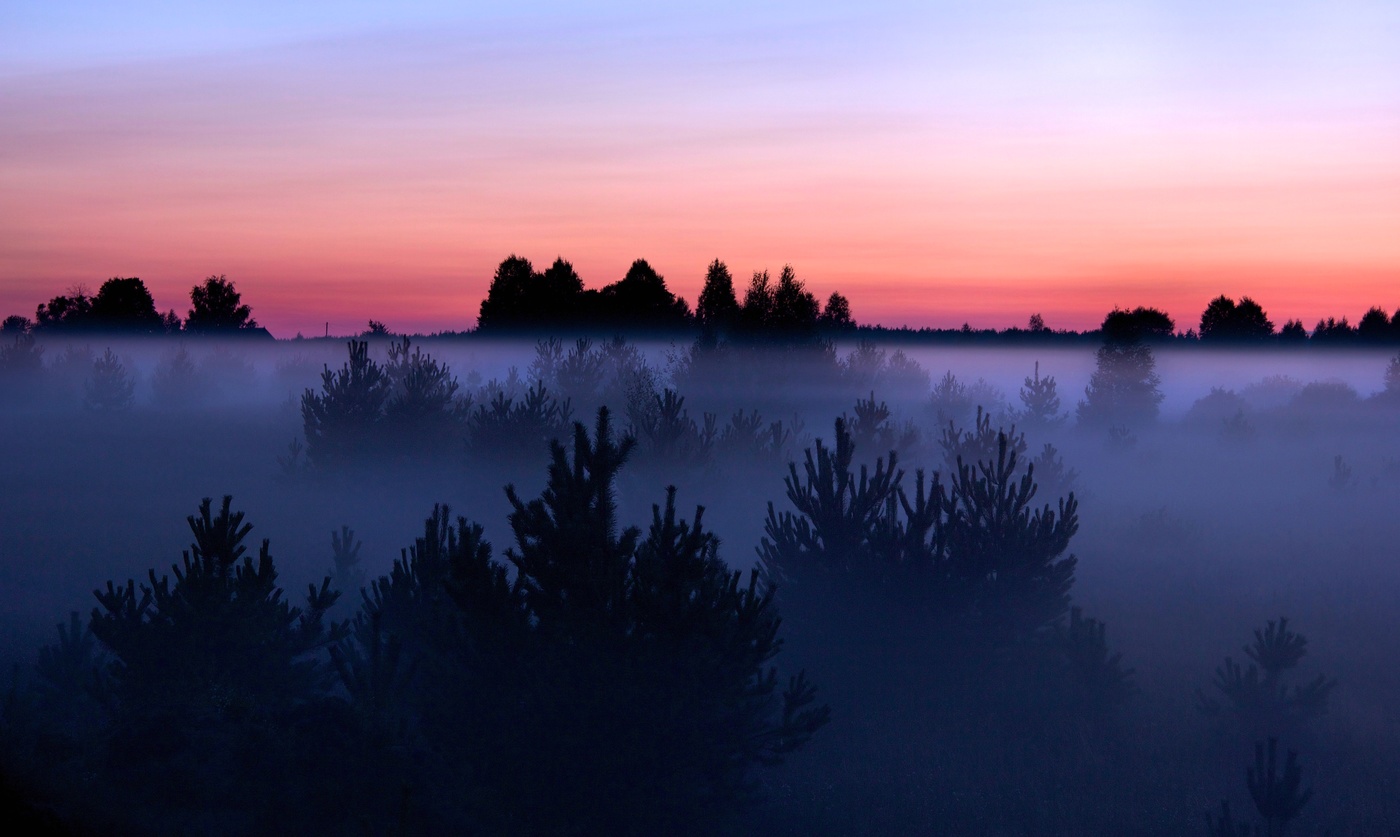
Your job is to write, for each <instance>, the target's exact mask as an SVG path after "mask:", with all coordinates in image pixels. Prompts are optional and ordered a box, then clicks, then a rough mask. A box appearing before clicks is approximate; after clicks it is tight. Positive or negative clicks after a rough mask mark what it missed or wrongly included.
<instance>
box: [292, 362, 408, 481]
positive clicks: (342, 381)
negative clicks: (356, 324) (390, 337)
mask: <svg viewBox="0 0 1400 837" xmlns="http://www.w3.org/2000/svg"><path fill="white" fill-rule="evenodd" d="M346 345H347V348H348V349H349V351H350V358H349V360H347V361H346V363H345V365H344V366H342V367H341V368H340V369H339V370H337V371H335V372H332V371H331V370H330V367H329V366H327V367H325V368H324V370H323V371H322V372H321V392H319V393H317V392H315V391H313V390H311V389H307V390H306V391H305V392H304V393H302V396H301V417H302V426H303V429H304V431H305V433H306V447H307V457H308V459H309V460H310V461H311V464H312V465H314V466H315V467H317V468H322V469H327V468H336V467H341V466H344V465H346V464H349V463H351V462H355V461H362V460H364V459H365V458H367V457H368V456H370V455H371V454H372V453H373V452H374V451H375V449H376V445H377V443H378V439H377V430H378V429H379V425H380V422H381V421H382V420H383V417H384V405H385V404H386V403H387V402H388V400H389V391H390V381H389V376H388V375H387V374H386V373H385V371H384V368H383V367H382V366H380V365H379V364H378V363H375V362H374V361H373V360H371V359H370V356H369V343H367V342H365V341H363V340H351V341H349V343H347V344H346Z"/></svg>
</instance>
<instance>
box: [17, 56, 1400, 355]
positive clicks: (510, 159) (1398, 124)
mask: <svg viewBox="0 0 1400 837" xmlns="http://www.w3.org/2000/svg"><path fill="white" fill-rule="evenodd" d="M511 32H512V33H513V34H511V35H510V36H509V37H506V36H504V35H499V34H498V35H496V36H493V37H491V38H485V37H482V38H478V39H476V40H473V39H472V38H470V37H462V38H449V37H445V36H442V35H440V34H437V33H431V32H430V33H424V32H420V31H417V30H414V31H411V32H409V33H407V34H403V33H399V34H395V35H392V36H382V35H356V36H353V37H351V36H344V37H335V38H324V39H319V40H313V41H310V42H307V43H295V44H291V45H285V44H284V45H273V46H261V45H260V46H248V47H244V48H237V49H227V48H226V49H221V50H216V51H213V52H211V53H208V54H199V55H193V56H192V55H152V56H143V57H139V58H135V59H132V58H123V59H122V60H110V61H105V62H99V63H98V64H95V65H92V66H78V65H74V66H65V67H59V68H55V67H37V68H36V67H29V68H24V69H12V70H10V71H7V72H3V73H0V113H3V114H5V117H4V118H3V119H0V314H9V313H22V314H25V315H30V316H32V314H33V310H34V307H35V306H36V305H37V304H38V303H39V302H42V301H45V300H47V299H48V298H49V297H50V296H53V295H54V294H57V293H60V292H62V291H63V290H65V289H66V288H67V287H68V286H70V285H73V284H76V283H83V284H86V285H87V286H88V287H89V288H90V289H95V288H96V287H97V286H98V285H99V284H100V283H101V282H102V280H104V279H106V278H109V277H111V276H140V277H141V278H143V279H144V280H145V281H146V283H147V285H148V286H149V287H150V288H151V290H152V292H153V293H154V295H155V297H156V302H157V304H158V305H159V306H160V307H161V308H163V309H165V308H171V307H173V308H175V309H176V310H177V311H179V312H181V313H182V314H183V313H184V311H185V310H186V309H187V308H188V290H189V288H190V286H191V285H193V284H195V283H196V282H197V281H199V280H200V279H202V278H203V277H204V276H207V275H209V274H225V275H227V276H228V277H229V278H230V279H232V280H234V281H235V282H236V283H237V285H238V288H239V289H240V291H242V292H243V294H244V300H245V301H246V302H248V303H250V304H251V305H252V306H253V308H254V314H255V316H256V317H257V318H258V320H259V321H260V322H261V323H262V324H264V325H266V326H268V327H269V328H270V329H271V330H272V331H273V332H274V333H275V334H277V335H279V336H291V335H292V334H294V333H296V332H297V331H302V332H305V333H307V334H312V333H320V332H321V330H322V329H323V328H324V327H325V326H324V324H325V323H326V322H327V321H329V322H330V324H331V330H332V331H333V332H336V331H339V332H341V333H344V332H348V331H352V330H356V329H359V328H362V327H363V325H364V323H365V322H366V321H367V320H368V319H370V318H374V319H378V320H382V321H384V322H386V323H388V324H389V326H390V327H391V328H394V329H395V330H404V331H436V330H443V329H452V330H456V329H462V328H465V327H469V326H470V325H471V324H472V323H473V322H474V319H475V313H476V310H477V307H478V305H479V304H480V301H481V299H482V297H483V296H484V295H485V292H486V288H487V284H488V282H489V279H490V276H491V273H492V271H493V270H494V268H495V265H496V264H497V263H498V262H499V261H500V260H501V259H502V258H504V257H505V256H507V255H509V254H511V253H518V254H520V255H523V256H526V257H528V258H530V259H532V260H533V261H535V263H536V265H537V266H540V267H543V266H544V265H547V264H548V262H549V261H551V260H553V258H554V257H555V256H556V255H563V256H564V257H565V258H568V259H570V260H571V261H573V263H574V264H575V266H576V268H577V269H578V270H579V272H580V273H581V275H582V276H583V277H584V281H585V283H586V284H588V285H590V286H592V287H598V286H601V285H603V284H606V283H608V282H611V281H615V280H616V279H618V278H620V277H621V276H622V274H623V272H624V271H625V270H626V267H627V265H628V264H629V263H630V262H631V261H632V260H633V259H635V258H639V257H640V258H646V259H648V260H649V261H651V263H652V264H653V265H654V266H655V267H656V268H657V269H658V270H659V271H660V272H661V273H662V274H663V275H665V276H666V278H667V281H668V283H669V284H670V286H671V288H672V289H673V290H674V291H675V292H677V293H679V294H681V295H684V296H685V297H687V298H688V299H690V300H691V301H692V302H693V301H694V299H695V297H696V295H697V293H698V291H699V287H700V283H701V280H702V278H703V273H704V269H705V265H706V264H707V263H708V262H709V261H710V260H711V259H713V258H720V259H722V260H724V261H725V262H727V263H728V265H729V266H730V268H731V270H732V271H733V272H734V274H735V275H736V277H739V279H740V281H741V282H742V281H744V280H745V277H747V275H748V274H749V273H751V272H752V271H754V270H758V269H764V268H767V269H769V270H773V271H776V270H777V269H779V268H781V266H782V265H783V264H785V263H791V264H792V265H793V266H794V267H795V268H796V270H797V272H798V276H799V277H800V278H802V279H804V280H805V281H806V282H807V283H808V285H809V287H811V288H812V289H813V290H815V291H817V292H818V293H819V294H820V295H822V296H825V295H826V294H828V293H830V292H831V291H832V290H840V291H842V292H843V293H845V294H846V295H847V296H848V297H849V298H850V299H851V301H852V304H853V308H854V312H855V315H856V317H857V319H858V320H860V321H862V322H879V323H883V324H887V325H912V326H925V325H930V326H957V325H960V324H961V323H963V322H964V321H968V322H971V323H972V324H973V325H974V326H986V327H1005V326H1008V325H1020V324H1024V322H1025V320H1026V318H1027V317H1028V316H1029V315H1030V314H1031V313H1033V312H1040V313H1042V314H1043V315H1044V316H1045V318H1046V321H1047V322H1048V323H1049V324H1050V325H1051V326H1052V327H1064V328H1085V327H1092V326H1093V325H1095V324H1097V322H1098V321H1099V320H1100V319H1101V318H1102V316H1103V313H1104V312H1105V311H1106V310H1108V309H1109V308H1111V307H1113V306H1114V305H1124V306H1132V305H1139V304H1146V305H1155V306H1158V307H1161V308H1164V309H1166V310H1167V311H1169V312H1170V313H1171V314H1173V315H1174V316H1175V317H1176V319H1177V322H1178V324H1179V325H1180V326H1181V327H1182V328H1185V327H1187V326H1191V325H1195V324H1196V321H1197V320H1198V318H1199V315H1200V311H1201V309H1202V308H1203V307H1204V306H1205V303H1206V302H1207V301H1208V300H1209V299H1210V298H1211V297H1213V296H1215V295H1217V294H1219V293H1227V294H1230V295H1233V296H1239V295H1250V296H1253V297H1254V298H1255V299H1257V300H1258V301H1259V302H1260V303H1261V304H1262V305H1264V307H1265V308H1266V310H1268V312H1269V313H1270V315H1271V316H1272V317H1273V319H1274V321H1275V322H1276V323H1279V324H1282V322H1283V321H1284V320H1286V319H1291V318H1301V319H1303V320H1304V321H1305V322H1306V323H1308V325H1309V326H1311V325H1312V323H1314V322H1315V321H1316V320H1317V319H1318V318H1319V317H1322V316H1329V315H1330V316H1343V315H1345V316H1348V317H1350V318H1351V319H1352V320H1353V321H1355V320H1356V318H1358V317H1359V316H1360V314H1361V313H1362V312H1364V311H1365V310H1366V308H1368V307H1370V306H1371V305H1382V306H1384V307H1386V308H1387V309H1389V310H1393V309H1395V308H1397V307H1400V106H1397V102H1400V97H1397V95H1396V94H1397V91H1400V83H1397V84H1393V85H1391V86H1388V87H1387V86H1384V85H1382V86H1380V87H1377V88H1376V89H1364V88H1365V86H1364V85H1362V88H1363V89H1359V92H1358V88H1355V87H1349V88H1345V91H1346V92H1338V91H1342V90H1344V88H1343V87H1342V86H1339V85H1340V84H1341V82H1340V81H1338V82H1337V83H1336V84H1334V85H1331V86H1329V85H1322V84H1317V85H1314V86H1315V87H1317V88H1318V89H1310V88H1309V87H1308V85H1306V84H1303V83H1302V82H1301V81H1300V80H1299V79H1300V78H1302V79H1303V80H1304V81H1306V80H1307V79H1315V78H1319V77H1322V76H1326V77H1327V78H1333V77H1335V78H1337V79H1342V80H1344V79H1345V73H1344V72H1343V70H1346V68H1345V67H1343V68H1341V69H1338V68H1337V67H1333V66H1331V64H1328V63H1327V62H1325V61H1323V62H1322V63H1321V64H1320V65H1319V66H1317V67H1315V68H1314V69H1315V71H1316V74H1317V75H1315V76H1306V77H1302V76H1299V77H1294V78H1291V79H1285V81H1287V82H1289V83H1290V84H1292V85H1293V86H1292V87H1290V88H1288V90H1287V91H1283V90H1282V88H1280V90H1275V89H1274V88H1272V87H1267V86H1265V87H1259V86H1258V85H1257V84H1256V85H1255V86H1253V87H1250V86H1248V85H1245V87H1246V88H1247V89H1246V90H1245V91H1244V92H1241V91H1239V90H1234V89H1232V87H1231V85H1229V84H1223V85H1214V84H1212V83H1210V79H1209V78H1204V79H1203V78H1195V77H1192V76H1190V75H1189V74H1185V75H1184V74H1183V72H1182V71H1178V70H1177V69H1171V70H1170V71H1168V70H1163V69H1162V68H1161V67H1160V66H1158V65H1157V64H1155V63H1154V64H1152V65H1151V66H1149V67H1148V68H1147V69H1144V68H1143V67H1141V66H1138V64H1140V63H1141V62H1140V61H1139V60H1138V57H1137V53H1131V52H1130V53H1127V54H1125V55H1122V54H1115V53H1111V52H1110V53H1107V54H1106V55H1100V56H1098V58H1097V59H1096V60H1097V62H1098V63H1094V62H1090V64H1089V65H1088V66H1081V65H1080V63H1077V60H1070V59H1069V58H1063V60H1058V61H1057V60H1051V59H1044V60H1043V61H1042V62H1041V64H1040V65H1036V64H1035V63H1034V62H1030V63H1031V66H1029V67H1024V68H1021V69H1020V70H1017V71H1016V72H1012V71H1010V70H1008V71H1006V74H1004V75H999V74H994V73H990V71H987V70H986V69H985V68H984V67H983V64H981V63H978V62H976V61H971V62H969V63H961V64H959V63H956V62H954V64H953V65H930V64H926V63H921V61H922V60H921V59H920V60H916V59H915V58H913V57H911V56H916V55H917V54H918V53H917V50H916V49H915V48H914V47H916V46H917V44H913V45H911V44H908V43H903V44H902V45H901V44H896V46H897V47H899V48H895V49H891V50H884V51H882V50H874V49H866V48H857V46H854V45H849V44H848V45H847V46H848V48H847V49H845V50H837V51H833V50H831V49H820V50H819V49H816V48H814V47H811V46H810V45H808V44H807V42H806V41H803V40H801V39H800V38H793V39H792V41H791V42H781V43H777V44H776V45H775V44H773V43H770V42H767V41H765V42H763V44H764V46H765V47H768V48H770V52H771V53H773V54H772V55H770V58H771V60H766V59H765V60H762V61H756V62H750V63H746V61H745V60H744V58H743V56H744V55H748V54H749V52H748V51H747V49H746V48H745V47H746V46H747V44H746V43H743V42H741V43H737V44H732V45H731V44H729V43H728V41H725V42H724V44H725V47H724V48H723V49H720V50H718V53H719V54H717V55H711V51H713V50H714V49H715V43H714V42H713V41H705V40H703V39H701V40H700V41H699V42H698V43H697V42H696V41H695V40H694V39H693V38H689V36H687V37H686V38H682V37H681V36H680V35H676V34H675V33H674V32H673V31H672V30H665V31H664V32H663V33H662V34H661V35H656V34H655V33H652V35H651V36H649V37H647V38H645V39H639V38H636V37H632V36H630V35H627V34H625V33H624V34H617V33H616V32H613V31H611V30H609V31H607V32H605V33H604V34H602V35H600V36H599V38H600V43H579V42H577V41H572V40H571V41H567V42H561V41H559V40H558V38H559V37H561V36H559V34H558V33H557V32H554V33H552V34H551V32H549V31H546V32H545V34H544V35H540V36H538V37H536V36H535V35H534V34H532V32H533V30H529V29H517V30H511ZM821 32H823V33H825V34H823V35H822V37H831V35H830V32H828V31H827V30H821ZM522 33H523V34H522ZM668 38H671V39H672V40H668ZM1065 52H1066V55H1078V54H1079V53H1077V52H1075V51H1074V50H1072V49H1067V50H1066V51H1065ZM1148 52H1150V50H1149V51H1148ZM1363 52H1364V51H1363ZM1056 54H1057V55H1058V54H1059V53H1056ZM1271 54H1272V53H1271ZM1327 55H1330V53H1328V54H1327ZM1324 57H1325V56H1324ZM711 59H712V60H711ZM947 60H948V61H954V59H951V58H950V59H947ZM960 60H961V59H960ZM1279 60H1282V59H1279ZM1317 61H1321V59H1317ZM1317 61H1315V63H1317ZM1305 64H1306V62H1305ZM1047 66H1048V67H1050V68H1051V69H1053V70H1055V71H1056V72H1058V73H1059V74H1060V75H1059V76H1057V75H1056V74H1055V73H1053V72H1048V71H1046V69H1045V67H1047ZM1171 66H1172V68H1174V67H1175V65H1171ZM969 67H970V68H971V69H968V68H969ZM1367 69H1368V68H1366V67H1362V68H1361V70H1356V68H1352V70H1353V71H1356V72H1362V71H1367ZM1370 69H1374V68H1370ZM959 70H961V75H959V73H958V72H957V71H959ZM1324 71H1326V72H1324ZM1017 73H1019V75H1018V74H1017ZM1327 73H1330V74H1331V75H1327ZM1061 76H1063V77H1061ZM1295 91H1296V92H1295ZM1246 93H1247V94H1249V95H1245V94H1246Z"/></svg>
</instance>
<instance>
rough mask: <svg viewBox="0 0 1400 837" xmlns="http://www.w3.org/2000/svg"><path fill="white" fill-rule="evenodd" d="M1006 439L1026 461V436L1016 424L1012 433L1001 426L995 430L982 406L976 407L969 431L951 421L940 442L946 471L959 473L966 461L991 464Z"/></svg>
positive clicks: (939, 446) (939, 445) (990, 418)
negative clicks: (1017, 429)
mask: <svg viewBox="0 0 1400 837" xmlns="http://www.w3.org/2000/svg"><path fill="white" fill-rule="evenodd" d="M1003 436H1004V437H1005V438H1006V440H1007V442H1008V443H1009V444H1010V446H1011V449H1012V451H1013V452H1015V454H1016V455H1017V456H1018V457H1021V458H1022V459H1023V460H1024V458H1025V455H1026V434H1024V433H1017V432H1016V427H1015V426H1014V425H1013V426H1012V427H1011V428H1010V429H1009V430H1007V429H1005V428H1000V427H999V428H997V429H995V430H993V429H992V417H991V415H989V414H988V413H986V412H984V411H983V409H982V408H981V407H978V408H977V413H976V415H975V416H974V417H973V419H972V426H971V427H970V428H969V427H959V426H958V425H956V424H954V423H953V422H951V421H950V422H948V426H947V427H945V428H943V432H942V434H941V435H940V436H939V439H938V448H939V450H940V451H942V453H943V466H944V472H945V473H949V474H953V473H956V472H957V470H958V468H959V467H961V463H963V462H967V463H976V462H990V461H991V460H992V458H993V457H995V456H996V452H997V446H998V445H1000V444H1001V441H1002V437H1003Z"/></svg>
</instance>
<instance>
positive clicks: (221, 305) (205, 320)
mask: <svg viewBox="0 0 1400 837" xmlns="http://www.w3.org/2000/svg"><path fill="white" fill-rule="evenodd" d="M190 306H191V307H190V312H189V316H188V317H186V318H185V330H186V331H189V332H191V333H194V334H228V333H236V332H238V331H240V330H245V329H254V328H257V327H258V323H257V320H254V319H253V309H252V308H250V307H249V306H247V305H244V304H243V295H242V294H240V293H239V292H238V290H237V289H236V288H235V287H234V284H233V283H232V282H230V281H229V280H228V278H227V277H224V276H222V275H220V276H210V277H209V278H208V279H205V280H204V281H203V282H202V283H201V284H198V285H195V286H194V287H193V288H190Z"/></svg>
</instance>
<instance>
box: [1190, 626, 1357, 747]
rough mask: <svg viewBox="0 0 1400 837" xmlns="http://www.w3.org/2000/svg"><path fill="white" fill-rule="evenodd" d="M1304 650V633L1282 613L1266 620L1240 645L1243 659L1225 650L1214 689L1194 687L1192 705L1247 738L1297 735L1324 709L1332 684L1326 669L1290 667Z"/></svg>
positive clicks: (1218, 727) (1218, 725)
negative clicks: (1308, 673)
mask: <svg viewBox="0 0 1400 837" xmlns="http://www.w3.org/2000/svg"><path fill="white" fill-rule="evenodd" d="M1307 651H1308V640H1307V638H1306V637H1304V636H1303V635H1302V634H1299V633H1296V632H1295V631H1292V630H1289V628H1288V620H1287V619H1286V618H1280V619H1279V620H1278V621H1273V620H1270V621H1269V623H1268V624H1267V625H1266V626H1265V627H1263V628H1258V629H1255V631H1254V642H1252V643H1250V644H1249V645H1246V646H1245V647H1244V653H1245V657H1247V658H1248V660H1249V662H1248V664H1247V665H1241V664H1240V663H1238V662H1236V661H1235V658H1234V657H1228V656H1227V657H1226V658H1225V662H1224V663H1223V664H1222V665H1221V666H1220V667H1219V668H1217V669H1216V670H1215V678H1214V679H1213V680H1212V681H1211V686H1212V687H1213V691H1212V692H1211V693H1210V694H1207V693H1206V692H1205V691H1203V690H1199V689H1198V690H1197V692H1196V698H1197V708H1198V709H1199V711H1200V712H1201V714H1203V715H1204V716H1205V717H1207V718H1209V719H1211V720H1212V721H1213V722H1214V724H1215V726H1216V730H1217V732H1219V733H1221V734H1226V735H1233V736H1237V737H1239V738H1243V739H1244V740H1247V741H1255V740H1259V739H1261V738H1269V737H1278V736H1284V737H1287V738H1292V739H1296V738H1297V737H1298V736H1299V735H1301V734H1302V733H1303V732H1305V730H1306V727H1307V725H1308V724H1309V723H1310V722H1311V721H1313V720H1314V719H1315V718H1317V717H1318V716H1320V715H1322V714H1323V713H1324V712H1326V711H1327V698H1328V695H1329V694H1330V693H1331V692H1332V690H1333V689H1334V688H1336V685H1337V681H1335V680H1333V679H1331V678H1329V677H1327V676H1325V675H1321V674H1319V675H1317V676H1316V677H1313V678H1312V679H1311V680H1303V679H1301V678H1299V677H1298V675H1297V674H1295V673H1294V669H1296V668H1297V667H1298V664H1299V663H1300V662H1301V661H1302V659H1303V657H1304V656H1306V655H1307Z"/></svg>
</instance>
